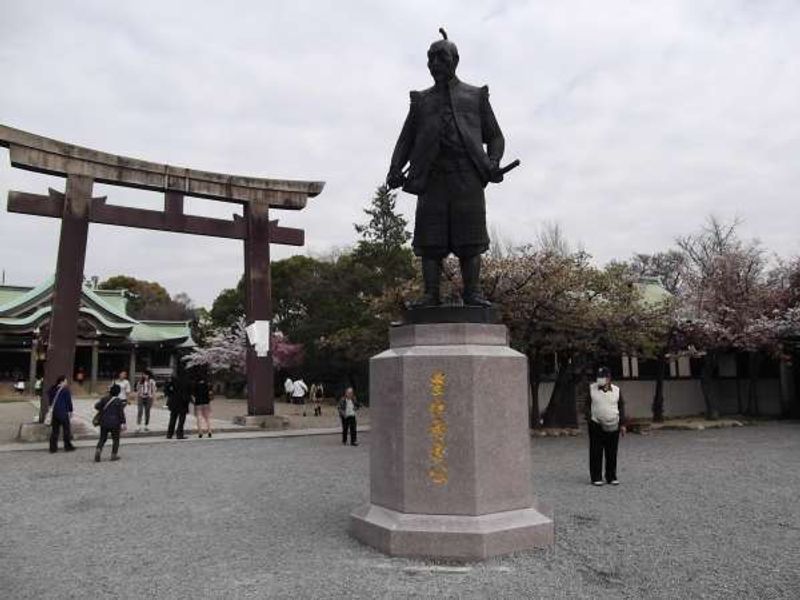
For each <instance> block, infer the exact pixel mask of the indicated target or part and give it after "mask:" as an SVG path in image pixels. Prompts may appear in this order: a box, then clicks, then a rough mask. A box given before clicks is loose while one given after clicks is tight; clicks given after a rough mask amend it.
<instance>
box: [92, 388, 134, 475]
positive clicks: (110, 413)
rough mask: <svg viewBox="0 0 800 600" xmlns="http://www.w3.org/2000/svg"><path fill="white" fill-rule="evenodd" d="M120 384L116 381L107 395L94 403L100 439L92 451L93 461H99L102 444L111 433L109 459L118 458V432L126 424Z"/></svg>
mask: <svg viewBox="0 0 800 600" xmlns="http://www.w3.org/2000/svg"><path fill="white" fill-rule="evenodd" d="M119 393H120V386H118V385H117V384H116V383H115V384H114V385H112V386H111V389H109V390H108V396H105V397H104V398H100V400H98V401H97V403H96V404H95V405H94V408H95V410H98V411H100V440H99V441H98V442H97V450H95V453H94V462H100V454H101V453H102V452H103V446H104V445H105V443H106V440H107V439H108V434H109V433H110V434H111V442H112V443H111V460H119V454H118V453H119V434H120V431H122V430H124V429H125V428H126V427H127V425H126V423H125V403H124V402H123V401H122V400H121V399H120V397H119Z"/></svg>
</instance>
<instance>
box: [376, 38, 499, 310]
mask: <svg viewBox="0 0 800 600" xmlns="http://www.w3.org/2000/svg"><path fill="white" fill-rule="evenodd" d="M440 31H441V32H442V35H443V36H444V39H443V40H439V41H437V42H434V43H433V44H432V45H431V47H430V49H429V50H428V70H429V71H430V73H431V76H432V77H433V79H434V81H435V85H434V86H433V87H430V88H428V89H426V90H424V91H421V92H411V107H410V109H409V112H408V116H407V117H406V121H405V124H404V125H403V130H402V132H401V133H400V138H399V139H398V140H397V144H396V146H395V149H394V153H393V154H392V161H391V166H390V168H389V174H388V175H387V177H386V183H387V185H388V186H389V187H390V188H392V189H394V188H397V187H400V186H402V187H403V189H404V190H405V191H406V192H408V193H409V194H416V195H417V196H418V200H417V211H416V218H415V222H414V239H413V242H412V245H413V247H414V252H415V254H417V256H420V257H422V275H423V280H424V283H425V295H424V296H423V297H422V299H420V300H419V301H418V302H416V303H415V304H416V305H417V306H435V305H437V304H439V303H440V299H439V280H440V271H441V263H442V259H443V258H445V257H446V256H447V255H448V254H450V253H451V252H452V253H453V254H455V255H456V256H458V258H459V262H460V264H461V275H462V278H463V281H464V290H463V293H462V297H463V300H464V304H466V305H472V306H489V305H490V303H489V302H488V301H487V300H486V299H485V298H484V297H483V296H482V294H481V292H480V286H479V279H480V268H481V254H483V253H484V252H486V250H487V249H488V248H489V235H488V234H487V231H486V200H485V197H484V193H483V189H484V188H485V187H486V184H487V183H488V182H490V181H491V182H495V183H499V182H500V181H502V180H503V174H502V172H501V170H500V159H501V158H502V156H503V151H504V149H505V140H504V139H503V134H502V132H501V131H500V126H499V125H498V124H497V120H496V119H495V116H494V113H493V112H492V107H491V105H490V104H489V88H488V87H487V86H483V87H475V86H472V85H468V84H466V83H464V82H462V81H460V80H459V79H458V78H457V77H456V67H457V66H458V60H459V57H458V48H456V45H455V44H453V43H452V42H450V41H449V40H448V39H447V34H446V33H444V30H440ZM484 144H485V145H486V150H484ZM406 163H410V165H409V169H408V176H407V177H406V176H405V175H404V173H403V167H404V166H405V165H406Z"/></svg>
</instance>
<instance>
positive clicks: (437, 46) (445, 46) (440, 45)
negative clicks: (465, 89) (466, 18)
mask: <svg viewBox="0 0 800 600" xmlns="http://www.w3.org/2000/svg"><path fill="white" fill-rule="evenodd" d="M439 33H441V34H442V38H443V39H441V40H436V41H435V42H433V43H432V44H431V47H430V48H428V57H429V58H430V56H431V55H433V54H436V53H438V52H446V53H447V54H449V55H450V56H451V57H452V59H453V63H454V64H455V65H457V64H458V48H457V47H456V45H455V44H454V43H453V42H451V41H450V40H449V39H448V38H447V32H446V31H445V30H444V27H440V28H439Z"/></svg>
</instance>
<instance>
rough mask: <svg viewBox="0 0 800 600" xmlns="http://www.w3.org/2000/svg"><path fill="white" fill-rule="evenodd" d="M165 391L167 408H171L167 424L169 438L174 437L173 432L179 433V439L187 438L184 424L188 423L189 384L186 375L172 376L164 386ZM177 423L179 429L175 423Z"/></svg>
mask: <svg viewBox="0 0 800 600" xmlns="http://www.w3.org/2000/svg"><path fill="white" fill-rule="evenodd" d="M164 393H165V394H166V396H167V408H168V409H169V425H168V426H167V439H172V436H173V434H176V433H177V436H176V437H177V438H178V439H179V440H185V439H186V436H185V435H184V434H183V426H184V424H185V423H186V413H188V412H189V402H190V400H191V395H190V394H189V386H188V384H187V382H186V378H185V377H180V376H179V377H175V376H173V377H170V380H169V381H168V382H167V384H166V385H165V386H164ZM176 424H177V430H176V428H175V425H176Z"/></svg>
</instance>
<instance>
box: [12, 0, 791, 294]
mask: <svg viewBox="0 0 800 600" xmlns="http://www.w3.org/2000/svg"><path fill="white" fill-rule="evenodd" d="M0 10H1V11H2V19H0V40H2V42H0V70H1V71H2V73H3V93H2V94H0V122H2V123H5V124H8V125H11V126H14V127H19V128H22V129H26V130H29V131H33V132H35V133H40V134H43V135H47V136H50V137H53V138H56V139H61V140H65V141H70V142H73V143H76V144H81V145H85V146H89V147H94V148H98V149H102V150H106V151H109V152H115V153H120V154H125V155H129V156H134V157H140V158H146V159H150V160H154V161H163V162H169V163H172V164H177V165H186V166H192V167H195V168H199V169H208V170H218V171H222V172H233V173H240V174H250V175H263V176H271V177H282V178H296V179H323V180H325V181H327V187H326V189H325V191H324V192H323V194H322V195H321V196H320V197H319V198H317V199H313V200H311V201H310V202H309V206H308V208H307V209H306V210H304V211H301V212H289V211H280V212H279V211H275V214H276V216H278V217H279V218H280V219H281V222H282V223H283V224H285V225H289V226H295V227H303V228H305V229H306V231H307V240H308V247H307V248H306V249H305V250H301V251H304V252H315V253H320V252H324V251H325V250H326V249H328V248H330V247H334V246H342V245H344V244H347V243H349V242H351V241H352V239H353V236H354V232H353V229H352V223H353V222H354V221H359V220H361V219H362V216H361V209H362V208H363V206H364V205H365V204H366V202H367V201H368V200H369V198H370V197H371V195H372V193H373V191H374V188H375V187H376V185H378V184H379V183H380V181H381V180H382V178H383V176H384V175H385V171H386V168H387V163H388V158H389V155H390V153H391V150H392V144H393V143H394V140H395V138H396V136H397V133H398V132H399V128H400V126H401V124H402V120H403V118H404V117H405V113H406V110H407V106H408V95H407V91H408V90H409V89H419V88H422V87H426V86H427V85H429V79H428V76H427V72H426V70H425V50H426V49H427V46H428V44H429V43H430V42H431V41H433V40H434V39H435V38H436V37H437V35H436V30H437V28H438V27H439V26H440V25H445V26H446V27H447V29H448V31H449V32H450V34H451V37H452V38H453V39H454V40H455V41H456V42H457V43H458V44H459V49H460V52H461V66H460V69H459V74H460V76H461V77H462V78H463V79H464V80H466V81H469V82H472V83H476V84H482V83H489V84H490V86H491V92H492V102H493V105H494V108H495V112H496V113H497V115H498V118H499V119H500V123H501V125H502V127H503V129H504V133H505V134H506V138H507V156H508V157H509V158H513V157H516V156H519V157H520V158H521V159H522V160H523V163H524V166H523V168H521V169H519V170H517V171H515V172H514V173H513V174H511V175H510V176H509V178H508V180H507V181H506V182H505V183H504V184H503V185H502V186H499V187H492V188H490V189H489V192H488V198H489V206H488V210H489V220H490V222H491V223H492V225H493V226H494V228H496V230H498V231H499V232H501V234H502V235H503V236H505V237H508V238H511V239H513V240H516V241H526V240H532V239H533V238H534V237H535V234H536V231H537V229H538V227H539V226H540V224H541V223H542V222H544V221H557V222H559V223H561V225H562V227H563V228H564V230H565V231H566V233H567V235H568V236H569V237H571V238H572V239H573V240H574V241H576V242H578V241H580V242H583V244H584V245H585V246H586V248H587V249H588V250H589V251H590V252H592V253H593V254H594V255H595V257H596V258H597V260H598V261H600V262H603V261H606V260H608V259H610V258H612V257H625V256H628V255H630V254H631V253H633V252H635V251H652V250H658V249H662V248H665V247H667V246H669V245H670V244H671V243H672V240H673V238H674V237H675V236H676V235H680V234H683V233H686V232H688V231H691V230H693V229H695V228H696V227H697V225H698V224H699V223H700V221H701V220H702V219H703V218H704V217H705V215H707V214H708V213H710V212H714V213H716V214H718V215H720V216H722V217H729V218H730V217H733V216H740V217H742V218H743V219H744V233H745V235H750V236H757V237H759V238H761V239H762V240H763V241H764V243H765V244H766V245H767V246H768V247H769V248H771V249H773V250H775V251H777V252H778V253H780V254H784V255H789V254H795V253H798V252H800V244H799V243H798V236H797V233H796V227H797V226H796V224H797V223H799V222H800V203H798V202H797V200H796V197H795V194H796V192H795V190H797V189H800V170H798V169H797V168H796V163H797V159H796V157H797V156H798V155H800V120H799V119H798V109H797V107H798V106H800V66H798V65H800V62H799V61H798V60H797V59H796V55H797V54H798V50H800V42H798V40H800V8H798V6H797V4H796V3H794V2H791V1H785V2H779V1H769V0H764V1H761V2H757V3H754V2H743V1H742V2H736V1H730V2H718V1H713V2H712V1H692V0H683V1H674V2H669V3H664V2H637V3H630V2H622V1H618V2H603V3H597V2H590V1H578V0H574V1H570V2H561V3H525V2H479V1H470V2H463V1H462V2H456V1H450V2H437V3H435V5H434V4H432V3H429V2H422V1H412V2H404V3H393V4H391V5H390V4H386V5H382V4H379V3H369V2H335V3H334V2H307V3H300V2H295V3H260V2H255V1H253V2H246V1H240V2H229V3H224V4H223V3H197V2H188V1H187V2H169V3H166V2H137V3H107V2H99V1H97V2H89V1H71V2H56V1H52V2H43V1H26V2H8V3H4V5H3V8H2V9H0ZM48 185H49V186H53V187H57V188H60V189H63V181H61V180H59V179H56V178H49V177H44V176H40V175H34V174H29V173H24V172H20V171H18V170H16V169H11V168H10V166H9V165H8V159H7V155H6V153H5V151H2V150H0V197H5V193H6V191H7V190H8V189H21V190H25V191H31V192H42V193H43V192H44V191H45V190H46V188H47V186H48ZM98 188H100V189H99V190H98V194H101V193H102V194H108V195H109V202H113V203H119V204H130V205H137V206H151V207H157V206H158V203H159V202H160V199H159V198H158V196H157V195H154V194H146V193H142V192H138V191H135V190H124V189H121V188H109V187H106V186H98ZM399 204H400V206H401V207H402V208H403V210H404V212H405V213H406V214H407V216H409V217H411V216H412V215H413V206H414V198H413V197H410V196H407V195H405V194H403V195H402V196H401V200H400V202H399ZM232 208H235V207H231V206H228V205H225V204H218V203H209V202H205V203H202V202H199V203H196V205H193V206H192V210H195V211H196V212H202V213H203V214H213V215H214V216H229V215H230V214H231V213H232V212H233V210H232ZM90 231H91V234H90V240H89V244H90V245H89V252H88V257H87V269H86V270H87V273H89V274H98V275H100V276H101V277H102V276H107V275H112V274H115V273H119V272H124V273H130V274H133V275H136V276H139V277H142V278H147V279H154V280H158V281H161V282H162V283H164V284H165V285H166V286H167V287H168V289H170V291H172V292H173V293H177V292H179V291H186V292H188V293H189V294H190V295H191V296H192V297H193V298H194V299H195V300H196V301H197V302H199V303H201V304H209V303H210V302H211V300H213V298H214V296H215V294H216V293H217V291H219V289H220V288H222V287H225V286H231V285H233V284H234V283H235V282H236V279H237V278H238V276H239V274H240V273H241V270H242V256H241V244H240V243H236V242H231V241H226V240H211V239H206V238H198V237H193V236H177V235H172V236H171V235H168V234H164V233H158V232H148V231H142V230H133V229H123V228H114V227H108V226H92V228H91V230H90ZM57 240H58V226H57V223H54V222H51V221H50V220H49V219H43V218H37V217H26V216H22V215H12V214H8V213H5V212H2V213H0V268H4V269H6V271H7V281H9V280H11V281H14V282H18V283H36V282H37V281H38V280H40V279H42V278H43V277H45V276H46V275H47V274H48V273H50V272H51V271H52V270H53V268H54V265H55V250H56V247H57ZM296 251H297V249H291V248H282V247H279V246H273V256H274V257H276V258H281V257H285V256H288V255H289V254H291V253H293V252H296Z"/></svg>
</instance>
